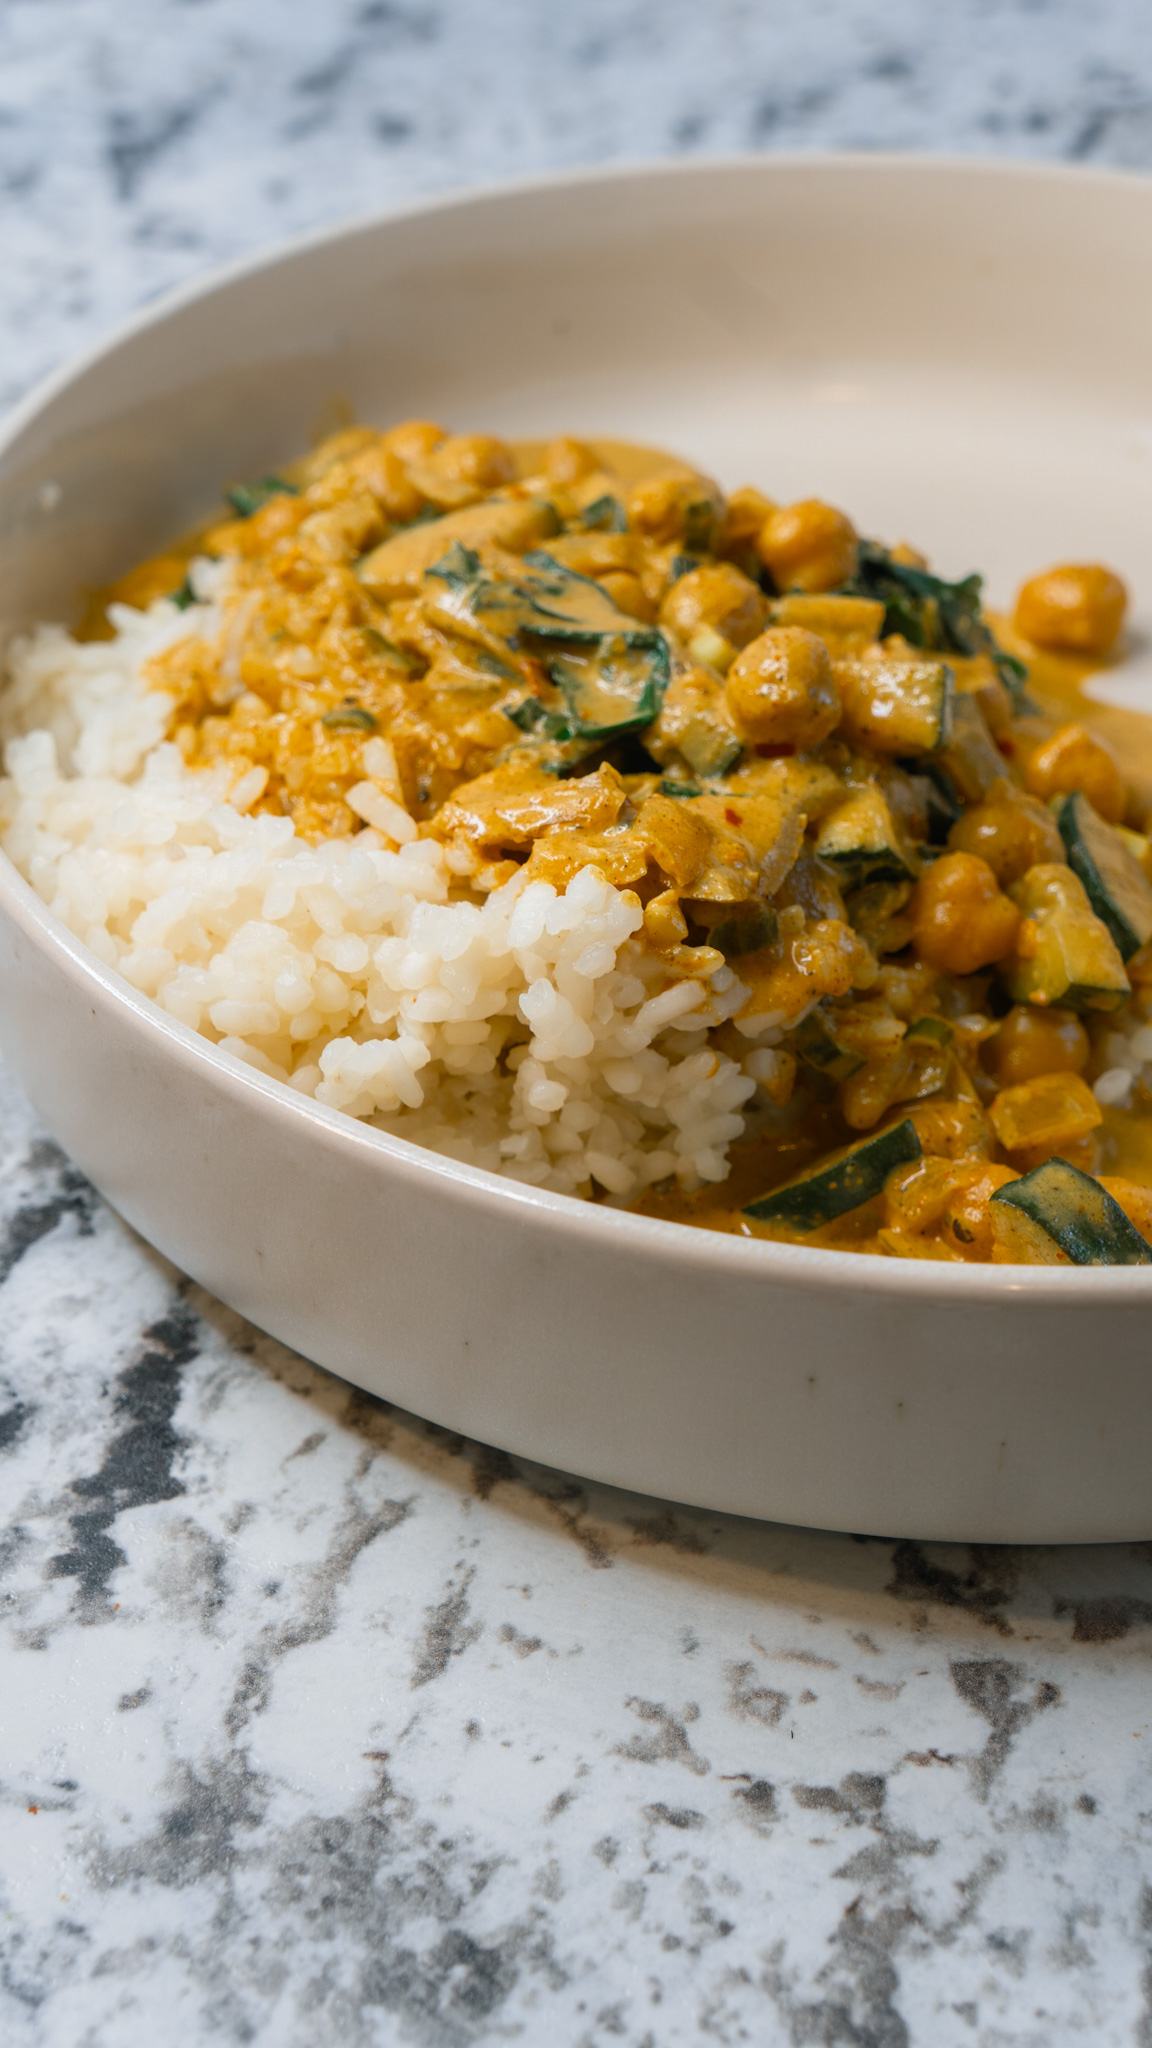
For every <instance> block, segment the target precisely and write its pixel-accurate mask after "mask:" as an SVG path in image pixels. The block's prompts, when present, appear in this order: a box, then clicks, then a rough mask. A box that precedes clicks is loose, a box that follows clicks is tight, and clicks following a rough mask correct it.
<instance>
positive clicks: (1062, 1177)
mask: <svg viewBox="0 0 1152 2048" xmlns="http://www.w3.org/2000/svg"><path fill="white" fill-rule="evenodd" d="M989 1213H990V1215H991V1218H992V1234H993V1238H994V1241H995V1244H996V1249H997V1253H998V1254H999V1257H1000V1259H1001V1260H1003V1261H1005V1262H1006V1263H1010V1264H1019V1265H1027V1266H1036V1265H1039V1266H1061V1265H1064V1264H1065V1263H1066V1262H1070V1263H1071V1264H1072V1265H1074V1266H1152V1245H1150V1244H1148V1242H1147V1240H1146V1239H1145V1238H1143V1237H1141V1235H1140V1232H1139V1231H1138V1230H1137V1229H1136V1227H1135V1225H1134V1224H1132V1223H1130V1222H1129V1221H1128V1218H1127V1216H1126V1215H1125V1214H1124V1211H1123V1209H1122V1208H1121V1207H1120V1204H1119V1202H1117V1201H1115V1200H1114V1199H1113V1197H1112V1196H1111V1195H1110V1194H1109V1193H1108V1191H1107V1189H1106V1188H1102V1187H1101V1185H1100V1183H1099V1181H1098V1180H1093V1178H1092V1176H1091V1174H1088V1173H1081V1171H1080V1169H1079V1167H1076V1166H1069V1164H1068V1162H1067V1160H1066V1159H1048V1160H1046V1161H1045V1163H1044V1165H1043V1166H1036V1167H1033V1169H1032V1172H1031V1173H1025V1174H1023V1175H1022V1176H1021V1178H1020V1179H1019V1180H1011V1181H1008V1182H1007V1183H1006V1185H1005V1186H1004V1187H1002V1188H997V1190H996V1192H995V1194H994V1195H993V1196H992V1198H991V1202H990V1204H989Z"/></svg>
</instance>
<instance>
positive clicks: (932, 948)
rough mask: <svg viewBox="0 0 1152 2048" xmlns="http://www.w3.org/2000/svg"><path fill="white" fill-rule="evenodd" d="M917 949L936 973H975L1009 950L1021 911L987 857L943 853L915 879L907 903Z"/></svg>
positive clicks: (1013, 940) (1002, 957)
mask: <svg viewBox="0 0 1152 2048" xmlns="http://www.w3.org/2000/svg"><path fill="white" fill-rule="evenodd" d="M908 914H909V916H910V918H911V920H912V936H913V939H914V941H915V945H916V951H917V952H918V954H919V955H920V958H921V959H922V960H925V961H927V963H928V965H929V967H934V968H935V969H936V971H937V973H938V974H975V973H976V970H977V968H980V967H990V966H991V965H992V963H993V962H994V961H996V960H1003V959H1004V957H1005V955H1006V954H1008V953H1010V952H1011V951H1012V947H1013V944H1014V942H1015V938H1016V933H1017V930H1018V928H1019V924H1020V912H1019V911H1018V910H1017V908H1016V905H1015V904H1014V903H1011V902H1009V900H1008V898H1007V896H1004V895H1002V894H1001V892H1000V889H999V887H998V886H997V882H996V877H995V875H994V874H993V872H992V869H991V868H990V867H989V865H988V863H987V861H985V860H981V859H979V857H978V856H977V855H976V854H973V853H945V854H942V855H941V857H940V859H939V860H937V861H933V863H932V866H931V867H930V868H929V869H928V872H927V873H926V874H925V875H923V876H922V877H921V879H920V881H919V882H918V883H917V884H916V889H915V892H914V894H913V897H912V901H911V903H910V904H909V906H908Z"/></svg>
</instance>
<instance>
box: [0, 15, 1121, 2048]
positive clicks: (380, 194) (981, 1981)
mask: <svg viewBox="0 0 1152 2048" xmlns="http://www.w3.org/2000/svg"><path fill="white" fill-rule="evenodd" d="M748 146H753V147H777V148H784V147H789V148H790V147H802V148H808V147H827V146H855V147H877V146H895V147H916V148H930V149H951V150H961V151H984V152H987V151H992V152H996V153H1000V154H1018V155H1019V154H1023V155H1040V156H1046V155H1052V156H1061V157H1065V158H1070V159H1075V160H1085V161H1094V162H1115V163H1121V164H1126V165H1129V166H1132V167H1137V168H1139V167H1149V168H1152V10H1150V9H1149V7H1148V6H1147V0H1099V4H1097V5H1096V6H1095V7H1094V8H1093V9H1092V10H1091V14H1090V16H1089V15H1088V13H1087V12H1086V10H1084V9H1083V8H1082V6H1081V5H1079V4H1078V0H1077V4H1073V0H1047V4H1044V0H1017V4H1003V0H952V4H951V5H950V6H949V7H948V8H946V9H945V8H940V7H935V6H932V5H929V4H925V0H886V4H884V0H870V4H869V0H808V4H806V5H804V6H797V5H796V4H794V0H793V4H791V5H784V4H779V0H758V4H752V0H747V4H744V0H713V4H712V6H711V7H707V8H705V7H701V6H700V5H699V0H691V4H689V0H664V4H662V5H657V4H655V0H573V4H570V5H569V6H567V7H565V8H559V7H556V6H550V5H548V4H545V0H472V4H467V0H364V4H357V5H353V4H349V0H331V4H326V5H316V4H312V5H309V6H305V5H303V4H301V0H278V4H276V5H273V4H272V0H244V4H240V0H115V4H113V0H0V221H2V224H3V225H2V243H0V247H2V255H3V261H2V262H0V333H2V335H3V345H2V347H0V397H2V398H3V400H5V401H10V400H11V399H13V398H15V397H16V396H17V395H18V394H19V393H20V392H21V391H22V390H23V389H25V388H26V387H27V386H28V385H29V384H30V383H31V382H32V381H33V380H34V378H35V377H36V376H37V375H38V374H40V373H41V372H42V371H43V370H45V369H46V368H48V367H50V366H51V365H52V364H53V363H54V362H56V361H57V360H60V359H62V358H63V357H65V356H66V355H67V354H69V353H70V352H72V351H73V350H75V349H77V348H79V347H81V346H83V345H84V344H86V343H87V342H88V341H90V340H91V339H92V338H94V337H95V336H96V335H98V334H99V333H101V332H102V331H104V330H105V329H106V327H107V326H108V325H109V324H110V323H111V322H112V321H113V320H115V319H116V318H118V317H120V316H121V315H123V314H124V313H126V312H127V311H129V310H130V309H131V308H132V307H133V306H134V305H136V304H138V303H140V302H141V301H142V300H143V299H145V298H147V297H148V296H149V295H151V294H152V293H154V292H156V291H158V290H161V289H163V288H165V287H166V286H168V285H170V284H172V283H175V282H178V281H180V280H181V279H183V278H187V277H191V276H194V275H196V274H197V273H199V272H200V271H202V270H203V269H204V268H205V267H206V266H208V265H210V264H211V263H213V262H215V261H217V260H220V259H221V258H224V257H227V256H230V255H233V254H237V253H240V252H242V251H243V250H245V249H247V248H250V247H254V246H257V245H260V244H263V243H266V242H268V241H269V240H272V239H274V238H276V237H279V236H282V235H285V234H287V233H290V232H293V231H295V230H297V229H299V228H304V227H309V226H312V225H315V224H317V223H320V222H323V221H325V220H327V219H330V218H336V217H338V216H339V215H341V214H344V213H348V212H351V211H357V210H362V209H365V208H367V207H370V206H375V205H380V204H387V203H394V202H399V201H402V200H403V199H404V198H406V197H407V196H409V195H412V194H417V193H421V192H427V191H431V190H435V189H439V188H442V187H447V186H450V185H452V184H456V183H460V182H465V181H476V180H479V179H485V178H492V177H499V176H506V175H512V174H517V173H523V172H530V171H533V170H536V169H539V168H546V167H548V166H553V165H564V164H568V163H575V162H580V161H587V160H589V159H592V158H598V157H627V156H638V155H650V154H658V153H661V152H666V151H669V150H678V151H692V150H700V151H711V150H717V149H732V148H743V147H748ZM0 1597H2V1599H3V1603H4V1605H3V1634H2V1636H0V1642H2V1649H0V1815H2V1818H0V2032H2V2036H3V2039H4V2040H5V2042H6V2043H7V2042H8V2041H11V2042H12V2043H13V2044H15V2048H24V2044H29V2048H33V2044H34V2048H42V2044H46V2048H152V2044H154V2043H157V2042H164V2043H167V2042H173V2043H178V2044H181V2048H183V2044H188V2048H200V2044H205V2048H206V2044H208V2043H212V2044H217V2043H224V2044H230V2043H247V2042H254V2043H257V2044H259V2048H313V2044H315V2043H319V2042H329V2041H332V2040H340V2041H341V2042H344V2043H347V2048H385V2044H391V2043H414V2044H417V2048H471V2044H474V2043H485V2044H487V2043H497V2042H502V2041H520V2042H525V2043H530V2044H533V2048H535V2044H548V2048H552V2044H555V2048H612V2044H613V2043H617V2042H619V2043H622V2044H624V2048H673V2044H680V2043H692V2042H708V2043H718V2044H725V2048H727V2044H731V2048H736V2044H742V2043H754V2044H757V2048H761V2044H768V2048H774V2044H776V2043H781V2044H788V2048H792V2044H795V2048H804V2044H819V2048H840V2044H844V2048H909V2044H911V2048H968V2044H973V2048H1050V2044H1057V2043H1058V2044H1064V2043H1074V2042H1081V2041H1083V2042H1091V2043H1092V2044H1093V2048H1129V2044H1131V2048H1141V2044H1143V2048H1148V2044H1149V2043H1152V1770H1150V1765H1149V1756H1148V1749H1149V1745H1150V1744H1152V1717H1150V1711H1149V1707H1150V1702H1149V1684H1148V1677H1149V1651H1150V1648H1152V1545H1138V1546H1134V1547H1132V1548H1129V1549H1123V1550H1120V1549H1114V1550H1096V1551H1069V1550H1063V1551H1050V1552H1043V1551H1035V1552H1027V1553H1025V1552H1019V1551H1005V1550H984V1551H980V1550H969V1549H949V1548H946V1547H943V1546H931V1547H925V1546H921V1545H917V1544H910V1543H900V1544H891V1543H881V1542H876V1541H861V1540H857V1539H854V1538H852V1537H851V1536H837V1535H819V1534H812V1533H806V1532H803V1531H798V1530H792V1529H783V1528H776V1527H767V1526H759V1525H755V1524H751V1523H742V1522H738V1521H734V1520H729V1519H725V1518H723V1517H718V1516H710V1515H706V1514H701V1513H696V1512H693V1511H691V1510H688V1509H684V1508H680V1507H671V1506H668V1505H666V1504H664V1503H661V1502H655V1501H651V1500H641V1499H635V1498H630V1497H628V1496H626V1495H623V1494H620V1493H615V1492H612V1491H610V1490H608V1489H604V1488H599V1487H594V1486H586V1485H584V1484H582V1483H581V1482H580V1481H579V1480H577V1479H573V1478H571V1477H568V1476H566V1475H563V1474H558V1473H553V1472H548V1471H545V1470H541V1469H538V1468H533V1467H528V1466H523V1465H521V1464H519V1463H517V1462H515V1461H513V1460H510V1459H509V1458H507V1457H505V1456H504V1455H503V1454H501V1453H500V1452H498V1451H493V1450H491V1449H485V1448H483V1447H481V1446H478V1445H475V1444H469V1443H463V1442H460V1441H458V1440H456V1439H454V1438H452V1437H450V1436H448V1435H446V1434H445V1433H444V1432H442V1431H439V1430H437V1429H434V1428H432V1427H430V1426H429V1425H427V1424H425V1423H421V1422H419V1421H417V1420H416V1419H414V1418H413V1417H411V1416H409V1415H405V1414H401V1413H398V1412H395V1411H391V1410H389V1409H387V1408H385V1407H384V1406H382V1405H381V1404H379V1403H377V1402H375V1401H372V1400H369V1399H367V1398H366V1397H363V1396H361V1395H359V1394H357V1393H355V1392H354V1391H352V1390H350V1389H349V1388H347V1387H346V1386H343V1385H341V1384H340V1383H339V1382H337V1381H335V1380H333V1379H331V1378H329V1377H328V1376H327V1375H325V1374H324V1373H322V1372H320V1371H318V1370H317V1369H316V1368H314V1367H312V1366H310V1365H308V1364H306V1363H305V1362H303V1361H302V1360H300V1359H298V1358H295V1357H293V1356H291V1355H290V1354H289V1353H287V1352H285V1351H284V1350H283V1349H282V1348H281V1347H279V1346H277V1345H276V1344H274V1343H273V1342H271V1341H270V1340H269V1339H267V1338H265V1337H263V1336H261V1335H260V1334H259V1333H258V1332H256V1331H254V1330H252V1329H250V1328H249V1327H247V1326H246V1325H245V1324H243V1323H242V1322H241V1321H240V1320H239V1319H238V1318H237V1317H236V1316H234V1315H233V1314H232V1313H231V1312H230V1311H228V1310H227V1309H224V1308H222V1307H221V1306H220V1305H219V1304H218V1303H216V1302H213V1301H212V1300H210V1299H208V1298H207V1297H206V1296H204V1295H203V1294H202V1293H200V1292H198V1291H197V1290H196V1289H195V1288H192V1287H190V1286H189V1285H188V1284H187V1283H186V1282H185V1281H183V1280H182V1279H181V1277H180V1276H179V1275H178V1274H176V1273H174V1272H173V1271H172V1270H171V1269H170V1268H168V1267H167V1266H166V1265H165V1264H164V1262H163V1261H162V1260H160V1259H159V1258H158V1257H156V1256H155V1255H154V1254H153V1253H152V1252H150V1251H149V1250H148V1248H147V1247H146V1246H145V1245H143V1244H142V1243H141V1242H140V1241H139V1240H138V1239H137V1238H136V1237H134V1236H133V1234H132V1233H131V1232H130V1231H129V1230H127V1229H126V1228H125V1226H124V1225H122V1224H121V1223H120V1222H119V1221H118V1220H117V1218H116V1217H115V1216H113V1215H112V1214H111V1213H110V1212H109V1211H108V1210H107V1209H106V1208H105V1207H104V1206H103V1205H102V1204H101V1203H100V1201H99V1200H98V1198H96V1197H95V1196H94V1194H93V1193H92V1191H91V1190H90V1189H89V1188H88V1187H87V1186H86V1185H85V1184H84V1182H83V1181H82V1179H81V1178H80V1177H79V1176H78V1175H77V1174H76V1173H75V1172H74V1170H73V1169H72V1168H70V1167H69V1165H68V1163H67V1162H66V1161H65V1160H64V1159H63V1158H62V1157H61V1156H60V1155H59V1153H58V1152H57V1151H56V1150H55V1149H54V1148H53V1147H52V1146H51V1144H50V1143H49V1142H48V1141H47V1140H46V1138H45V1135H44V1133H43V1132H42V1131H41V1130H40V1129H39V1128H38V1126H37V1125H36V1123H35V1120H34V1119H33V1118H32V1116H31V1115H30V1113H29V1111H28V1110H27V1108H26V1107H25V1105H24V1104H23V1103H22V1101H21V1099H20V1097H19V1095H18V1094H17V1092H16V1091H15V1089H14V1088H13V1087H12V1086H11V1084H10V1083H7V1082H4V1081H3V1080H2V1078H0Z"/></svg>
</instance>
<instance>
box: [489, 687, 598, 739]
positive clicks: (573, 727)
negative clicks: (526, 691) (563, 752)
mask: <svg viewBox="0 0 1152 2048" xmlns="http://www.w3.org/2000/svg"><path fill="white" fill-rule="evenodd" d="M504 711H505V715H506V717H508V718H510V719H511V720H512V723H513V725H518V726H519V728H520V730H521V732H531V733H539V735H540V737H541V738H542V739H546V740H574V739H575V738H576V737H577V736H578V734H579V730H580V727H579V724H578V723H577V722H575V721H574V720H572V719H571V718H566V717H565V715H564V713H563V712H562V711H551V710H550V709H549V707H548V705H547V704H542V703H541V702H540V699H539V697H522V698H521V699H520V702H519V703H518V704H510V705H509V704H506V705H505V706H504Z"/></svg>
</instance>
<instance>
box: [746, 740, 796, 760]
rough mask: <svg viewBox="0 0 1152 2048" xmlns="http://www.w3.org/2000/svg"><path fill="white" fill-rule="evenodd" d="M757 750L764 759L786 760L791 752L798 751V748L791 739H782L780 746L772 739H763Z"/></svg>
mask: <svg viewBox="0 0 1152 2048" xmlns="http://www.w3.org/2000/svg"><path fill="white" fill-rule="evenodd" d="M755 752H756V753H757V754H758V755H759V757H760V759H761V760H762V761H786V760H787V759H788V756H789V755H790V754H794V753H795V752H796V748H795V746H794V745H793V743H792V741H791V740H781V742H780V744H779V745H778V746H776V745H774V744H773V742H772V741H771V740H761V741H760V742H759V743H758V745H757V747H756V749H755Z"/></svg>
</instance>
